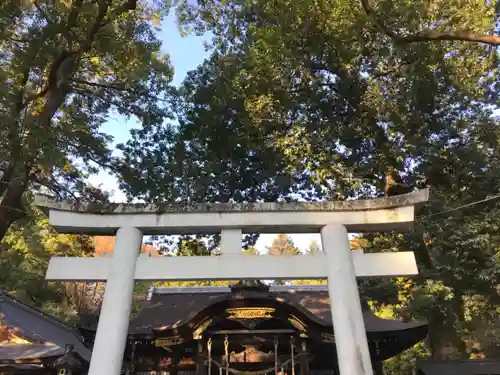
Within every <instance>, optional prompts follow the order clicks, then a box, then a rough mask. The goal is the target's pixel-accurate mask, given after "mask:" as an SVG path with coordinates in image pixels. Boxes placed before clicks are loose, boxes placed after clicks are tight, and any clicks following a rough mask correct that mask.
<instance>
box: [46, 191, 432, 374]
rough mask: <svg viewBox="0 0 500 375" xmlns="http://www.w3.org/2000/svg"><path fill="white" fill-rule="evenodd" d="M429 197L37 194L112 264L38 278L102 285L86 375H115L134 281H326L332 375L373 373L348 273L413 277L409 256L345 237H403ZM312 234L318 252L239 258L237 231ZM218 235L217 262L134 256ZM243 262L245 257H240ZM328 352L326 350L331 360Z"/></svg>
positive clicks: (61, 267) (60, 266)
mask: <svg viewBox="0 0 500 375" xmlns="http://www.w3.org/2000/svg"><path fill="white" fill-rule="evenodd" d="M428 196H429V192H428V190H420V191H417V192H413V193H410V194H405V195H400V196H395V197H390V198H379V199H373V200H356V201H343V202H318V203H241V204H231V203H227V204H226V203H213V204H210V203H204V204H196V205H191V206H182V205H165V206H155V205H148V204H110V205H107V206H106V207H92V205H81V204H79V205H75V204H71V203H68V202H60V201H51V200H49V199H47V198H46V197H37V205H38V206H39V207H41V208H44V209H48V210H49V218H50V223H51V225H52V226H54V228H55V229H56V230H58V231H59V232H61V233H76V234H89V235H116V242H115V250H114V252H113V255H112V257H103V258H72V257H69V258H66V257H53V258H52V259H51V260H50V264H49V268H48V271H47V275H46V279H47V280H64V281H106V290H105V293H104V299H103V304H102V308H101V314H100V319H99V323H98V327H97V332H96V337H95V342H94V348H93V352H92V359H91V363H90V368H89V375H103V374H106V375H119V374H120V371H121V367H122V361H123V354H124V350H125V345H126V338H127V330H128V324H129V316H130V311H131V305H132V293H133V289H134V283H135V281H136V280H155V281H156V280H168V281H174V280H221V279H222V280H240V279H319V278H327V279H328V291H329V295H330V301H331V302H332V303H331V313H332V320H333V327H334V333H335V342H336V347H337V357H338V365H339V370H340V374H341V375H372V374H373V370H372V364H371V360H370V353H369V350H368V342H367V337H366V331H365V326H364V320H363V315H362V309H361V303H360V299H359V292H358V286H357V282H356V276H358V277H381V276H386V277H387V276H392V277H394V276H404V275H415V274H418V270H417V266H416V262H415V257H414V255H413V253H412V252H395V253H375V254H363V253H361V252H351V251H350V248H349V238H348V232H351V233H357V232H369V231H392V230H395V231H404V230H407V229H408V228H410V227H411V225H412V223H413V221H414V216H415V206H418V205H421V204H423V203H425V202H426V201H427V200H428ZM283 232H285V233H313V232H319V233H320V234H321V240H322V244H323V252H321V253H318V254H315V255H308V256H281V257H274V256H246V255H244V254H243V253H242V252H241V247H242V233H283ZM195 233H205V234H210V233H220V234H221V243H220V251H221V256H215V257H204V256H200V257H139V252H140V247H141V243H142V237H143V235H153V234H195ZM243 257H244V258H243ZM332 354H333V353H332Z"/></svg>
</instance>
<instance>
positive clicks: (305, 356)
mask: <svg viewBox="0 0 500 375" xmlns="http://www.w3.org/2000/svg"><path fill="white" fill-rule="evenodd" d="M299 365H300V375H310V374H311V370H310V369H309V353H308V351H307V343H306V341H305V340H304V341H302V343H301V346H300V356H299Z"/></svg>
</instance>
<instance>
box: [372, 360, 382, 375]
mask: <svg viewBox="0 0 500 375" xmlns="http://www.w3.org/2000/svg"><path fill="white" fill-rule="evenodd" d="M373 374H374V375H384V366H383V365H382V362H379V361H376V362H373Z"/></svg>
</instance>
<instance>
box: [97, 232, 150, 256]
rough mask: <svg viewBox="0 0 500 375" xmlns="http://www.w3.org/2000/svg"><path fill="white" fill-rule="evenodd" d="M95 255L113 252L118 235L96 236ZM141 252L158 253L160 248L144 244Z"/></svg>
mask: <svg viewBox="0 0 500 375" xmlns="http://www.w3.org/2000/svg"><path fill="white" fill-rule="evenodd" d="M93 240H94V246H95V255H96V256H102V255H104V254H111V253H112V252H113V249H114V248H115V241H116V237H112V236H94V238H93ZM141 252H142V253H146V254H151V255H158V253H159V249H157V248H156V247H154V246H151V245H146V244H142V246H141Z"/></svg>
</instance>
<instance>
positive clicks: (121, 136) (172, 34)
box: [91, 15, 320, 250]
mask: <svg viewBox="0 0 500 375" xmlns="http://www.w3.org/2000/svg"><path fill="white" fill-rule="evenodd" d="M159 37H160V39H161V40H162V42H163V50H164V51H165V52H167V53H168V54H169V55H170V60H171V62H172V65H173V67H174V73H175V74H174V82H173V83H174V84H175V85H179V84H181V83H182V81H183V79H184V77H185V76H186V74H187V72H189V71H190V70H193V69H195V68H196V67H197V66H198V65H199V64H200V63H201V62H202V61H203V60H204V59H205V58H206V57H207V56H208V53H207V52H206V51H205V47H204V43H203V42H204V41H205V40H208V36H195V35H190V36H186V37H182V36H181V35H180V34H179V31H178V27H177V23H176V21H175V15H170V16H169V17H167V18H166V19H165V21H164V22H163V23H162V25H161V31H160V32H159ZM136 126H139V124H138V123H137V122H136V121H135V120H134V119H128V120H127V119H126V118H123V117H120V116H118V115H116V116H113V117H112V118H111V119H110V121H108V122H107V123H106V124H104V126H103V128H102V131H103V132H105V133H107V134H110V135H112V136H113V138H114V142H113V145H116V144H118V143H123V142H126V141H127V139H128V138H129V135H130V130H131V129H132V128H134V127H136ZM91 182H92V183H93V184H95V185H101V186H102V187H103V188H104V189H105V190H107V191H112V192H113V194H112V200H113V201H115V202H120V201H125V196H124V194H123V193H122V192H120V190H119V188H118V185H117V181H116V179H115V178H114V177H112V176H110V175H109V174H108V173H106V172H101V173H99V174H98V175H96V176H93V177H92V178H91ZM273 237H274V235H271V234H266V235H262V236H261V238H260V239H259V241H258V243H257V248H258V249H259V250H261V249H264V248H265V246H266V245H270V243H271V241H272V238H273ZM292 238H293V241H294V242H295V244H296V245H297V246H298V247H299V248H301V249H304V248H306V247H308V246H309V243H310V242H311V240H313V239H314V240H317V241H318V242H320V239H319V235H317V234H294V235H292Z"/></svg>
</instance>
